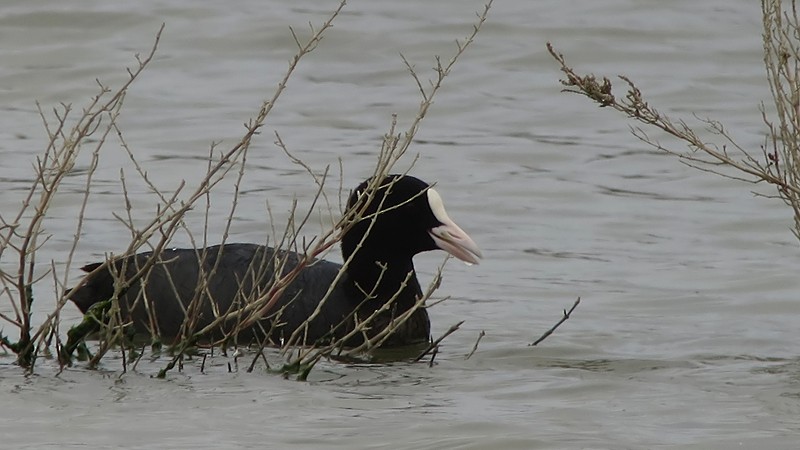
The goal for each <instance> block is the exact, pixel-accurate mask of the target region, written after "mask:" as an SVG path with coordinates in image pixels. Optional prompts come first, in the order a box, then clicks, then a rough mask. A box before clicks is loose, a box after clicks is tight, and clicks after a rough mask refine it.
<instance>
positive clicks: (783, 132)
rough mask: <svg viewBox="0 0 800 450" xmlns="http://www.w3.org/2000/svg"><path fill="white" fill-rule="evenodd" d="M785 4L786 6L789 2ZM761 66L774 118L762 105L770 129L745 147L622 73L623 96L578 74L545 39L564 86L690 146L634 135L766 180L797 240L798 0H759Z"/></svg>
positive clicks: (720, 171) (724, 172)
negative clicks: (656, 99)
mask: <svg viewBox="0 0 800 450" xmlns="http://www.w3.org/2000/svg"><path fill="white" fill-rule="evenodd" d="M787 4H788V5H787ZM761 8H762V17H763V35H762V37H763V42H764V66H765V68H766V72H767V82H768V83H769V87H770V90H771V92H772V99H773V105H774V108H775V109H774V110H775V114H776V122H773V120H771V119H770V118H769V115H768V114H767V110H766V108H765V107H763V106H762V109H761V112H762V120H763V122H764V124H765V125H766V127H767V130H768V132H769V134H768V136H767V138H766V141H765V143H764V144H763V145H762V146H761V148H760V149H757V150H750V149H745V148H743V147H742V146H740V145H739V144H737V142H736V141H735V140H734V139H733V137H732V136H731V135H730V134H729V132H728V131H727V129H726V128H725V127H724V126H723V125H722V124H721V123H719V122H717V121H715V120H712V119H699V120H700V122H701V123H703V125H704V126H705V128H706V130H707V131H710V132H711V133H713V134H715V135H717V136H719V138H720V142H719V143H716V144H715V143H708V142H704V141H703V140H702V139H701V138H700V137H699V136H698V135H697V132H696V131H695V130H694V129H693V128H692V127H691V126H689V125H688V124H687V122H685V121H684V120H677V121H676V120H673V119H671V118H670V117H669V116H667V115H665V114H662V113H660V112H658V110H656V109H655V108H654V107H652V106H651V105H650V104H649V103H648V102H647V101H645V99H644V95H643V94H642V92H641V91H640V90H639V88H637V87H636V85H635V84H634V82H633V81H632V80H630V79H629V78H627V77H625V76H623V75H620V76H619V78H620V79H621V80H622V81H623V82H624V83H625V85H626V92H625V95H624V96H622V97H620V96H616V95H615V94H614V93H613V92H612V83H611V81H610V80H609V79H608V78H606V77H603V78H602V80H598V79H597V78H596V77H595V76H594V75H592V74H588V75H580V74H578V73H577V72H576V71H575V70H574V69H573V68H572V67H570V66H569V65H568V64H567V62H566V60H565V59H564V56H563V55H562V54H560V53H558V52H557V51H556V50H555V49H554V48H553V46H552V45H551V44H550V43H548V44H547V50H548V51H549V52H550V54H551V55H552V56H553V58H554V59H555V60H556V61H557V62H558V63H559V65H560V66H561V71H562V72H563V73H564V74H565V75H566V78H565V79H563V80H561V83H562V84H563V85H564V86H566V89H565V91H567V92H573V93H578V94H581V95H584V96H586V97H588V98H589V99H590V100H592V101H594V102H596V103H598V104H599V105H600V106H603V107H607V108H610V109H613V110H616V111H619V112H621V113H623V114H625V115H626V116H628V117H630V118H632V119H634V120H636V121H637V122H639V123H641V124H643V125H644V126H646V127H650V128H656V129H660V130H662V131H664V132H666V133H667V134H669V135H671V136H673V137H675V138H677V139H679V140H681V141H683V142H684V143H685V144H687V145H688V147H689V151H688V152H686V151H675V150H672V149H670V148H668V147H665V146H662V145H661V144H660V143H659V142H658V141H656V140H654V139H653V138H651V137H650V136H648V134H647V133H646V132H645V131H644V129H642V128H639V127H636V128H633V134H634V135H635V136H636V137H637V138H639V139H641V140H642V141H643V142H645V143H647V144H648V145H651V146H653V147H654V148H656V149H658V150H660V151H663V152H665V153H668V154H671V155H674V156H677V157H678V158H679V159H680V161H681V162H683V163H684V164H687V165H689V166H691V167H694V168H696V169H699V170H702V171H705V172H711V173H714V174H717V175H721V176H724V177H727V178H731V179H735V180H739V181H746V182H749V183H754V184H755V183H768V184H769V185H771V186H773V187H774V188H775V190H776V191H777V192H776V194H775V195H763V194H757V195H762V196H767V197H777V198H780V199H781V200H782V201H783V202H784V203H785V204H786V205H787V206H789V207H790V208H791V209H792V212H793V216H794V222H795V226H794V229H793V232H794V234H795V236H796V237H797V238H798V239H800V139H798V137H799V136H800V77H798V73H800V19H799V18H798V14H797V4H796V0H791V1H787V2H784V1H782V0H762V1H761Z"/></svg>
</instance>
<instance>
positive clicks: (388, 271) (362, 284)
mask: <svg viewBox="0 0 800 450" xmlns="http://www.w3.org/2000/svg"><path fill="white" fill-rule="evenodd" d="M347 274H348V277H349V279H350V281H351V282H352V286H351V289H354V291H355V292H354V293H353V294H354V297H353V298H359V299H363V300H366V301H365V306H368V307H370V309H376V308H379V307H381V306H382V305H384V304H386V303H387V302H392V305H396V310H397V311H400V312H402V311H407V310H408V309H410V308H411V307H412V306H413V305H414V303H415V302H416V301H417V300H418V299H419V298H420V297H421V295H422V289H421V288H420V285H419V281H418V280H417V273H416V272H415V271H414V263H413V261H412V260H411V257H398V256H396V255H393V256H392V257H391V258H387V257H382V256H381V255H375V254H369V253H368V252H364V251H359V252H356V254H355V255H354V256H353V258H352V260H351V261H350V264H349V265H348V268H347Z"/></svg>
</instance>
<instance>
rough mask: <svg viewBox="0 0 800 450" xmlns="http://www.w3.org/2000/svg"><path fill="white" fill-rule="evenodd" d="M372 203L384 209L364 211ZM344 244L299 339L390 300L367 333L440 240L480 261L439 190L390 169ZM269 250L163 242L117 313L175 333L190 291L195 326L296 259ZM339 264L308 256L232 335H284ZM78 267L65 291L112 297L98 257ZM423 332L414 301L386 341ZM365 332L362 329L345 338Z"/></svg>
mask: <svg viewBox="0 0 800 450" xmlns="http://www.w3.org/2000/svg"><path fill="white" fill-rule="evenodd" d="M368 181H369V180H367V181H365V182H363V183H362V184H361V185H359V186H358V188H356V190H355V191H354V192H353V193H352V195H351V196H350V199H349V200H348V205H353V204H354V203H355V202H358V201H363V200H365V199H366V196H362V193H363V191H364V188H365V187H366V186H367V183H368ZM362 197H363V199H362ZM382 199H383V201H382V202H381V200H382ZM379 208H380V211H381V213H380V214H378V215H377V217H376V218H375V220H374V221H373V220H371V218H372V216H373V215H374V214H373V213H375V212H376V211H378V209H379ZM341 246H342V254H343V256H344V258H345V260H347V258H349V257H350V255H353V258H352V260H351V262H350V264H349V265H348V267H347V268H346V270H345V273H344V274H342V276H341V277H340V278H339V280H338V282H337V283H336V286H335V287H334V288H333V289H332V291H331V294H330V296H329V298H328V299H327V300H326V301H325V302H324V303H323V304H322V307H321V308H320V310H319V311H318V312H317V314H316V316H315V317H314V319H313V320H311V321H309V322H308V324H307V326H306V328H305V329H303V330H301V334H300V336H302V339H301V340H300V343H302V342H303V341H305V342H306V343H309V344H310V343H315V342H316V343H320V342H324V341H328V340H330V339H336V338H341V337H343V336H345V335H346V334H347V333H348V332H349V331H350V330H352V329H353V326H354V324H355V323H357V321H358V320H364V318H366V317H369V316H370V315H371V314H372V313H373V312H375V311H377V310H378V309H380V308H381V307H382V306H383V305H384V304H386V303H387V302H391V305H390V307H389V308H387V309H386V311H385V312H382V313H380V314H379V315H377V316H376V317H377V318H375V319H374V320H373V321H372V322H371V323H370V326H369V329H368V332H367V335H368V336H374V335H375V334H377V333H378V332H380V331H381V330H382V329H384V328H385V327H386V326H387V324H388V323H389V321H391V320H392V319H393V318H395V317H398V316H399V315H400V314H402V313H403V312H405V311H408V310H409V309H410V308H412V307H413V305H414V304H415V302H416V301H417V299H418V298H420V297H421V295H422V290H421V288H420V284H419V281H418V280H417V277H416V273H415V272H414V263H413V261H412V258H413V257H414V255H416V254H417V253H420V252H424V251H428V250H434V249H442V250H445V251H447V252H448V253H450V254H452V255H453V256H455V257H456V258H458V259H460V260H462V261H465V262H467V263H470V264H477V263H478V261H479V259H480V258H481V252H480V250H479V249H478V246H477V245H476V244H475V242H474V241H473V240H472V239H471V238H470V237H469V236H468V235H467V234H466V233H465V232H464V231H463V230H462V229H461V228H459V227H458V225H456V224H455V222H453V221H452V220H451V219H450V217H448V215H447V213H446V212H445V209H444V205H443V203H442V199H441V197H440V196H439V194H438V193H437V192H436V191H435V190H434V189H432V188H430V186H429V185H428V184H427V183H425V182H423V181H421V180H419V179H417V178H414V177H411V176H408V175H390V176H388V177H386V178H385V179H384V180H382V183H381V187H380V188H379V189H378V191H377V193H376V195H374V196H373V197H372V201H371V202H370V204H369V206H368V207H367V210H366V215H364V219H362V220H361V221H360V222H358V223H356V224H355V225H354V226H353V227H352V228H350V229H349V230H348V231H347V233H345V234H344V236H343V237H342V241H341ZM198 255H199V257H198ZM149 256H150V253H140V254H137V255H135V256H133V257H129V258H127V261H124V260H123V259H117V260H115V261H114V262H113V265H114V267H115V269H114V271H115V272H117V273H119V272H120V271H121V270H122V268H123V267H125V270H126V271H127V274H128V275H127V276H128V277H131V276H132V275H133V274H134V273H136V266H137V265H139V266H141V265H143V264H144V262H145V261H146V260H147V258H148V257H149ZM275 256H276V255H275V250H274V249H272V248H271V247H266V246H263V245H257V244H224V245H222V246H213V247H208V248H206V249H201V250H197V249H171V250H165V251H164V252H163V254H162V256H161V258H160V260H159V263H158V264H156V265H154V266H153V268H152V269H151V270H150V273H149V275H148V277H146V281H145V282H144V283H142V281H141V280H138V281H134V282H133V283H131V284H130V286H127V288H125V289H124V290H123V291H122V293H121V294H120V296H119V300H120V301H119V303H120V308H121V310H122V315H123V318H124V319H126V320H130V321H131V322H132V323H133V326H134V327H135V330H136V332H137V333H140V334H142V333H155V334H157V335H159V336H161V337H162V338H165V339H170V338H174V337H176V336H177V335H179V334H180V333H181V325H182V323H183V321H184V318H185V317H186V309H187V308H188V305H189V304H190V303H191V301H192V299H193V298H195V296H196V295H197V296H198V297H199V299H200V303H199V304H200V305H201V306H200V311H199V313H200V314H199V320H198V322H197V323H196V326H195V327H194V329H195V330H200V329H202V328H203V327H205V326H206V325H207V324H209V323H211V322H212V321H213V320H214V318H215V317H218V316H219V315H220V314H224V313H225V312H226V311H229V310H233V309H237V308H240V307H241V306H242V305H243V304H246V302H247V299H248V298H252V296H255V295H259V294H262V295H263V294H264V293H265V292H267V290H268V289H269V287H270V286H271V284H272V281H273V280H274V279H275V273H274V272H275V261H276V260H277V261H281V260H284V261H285V264H284V265H283V268H282V273H286V272H287V271H289V270H291V269H292V267H294V266H295V265H296V264H297V262H298V260H299V259H300V255H298V254H296V253H294V252H282V251H281V252H278V255H277V256H278V258H275ZM123 262H126V263H125V264H123ZM279 264H280V263H279ZM200 265H202V269H201V266H200ZM341 267H342V266H341V264H336V263H333V262H329V261H325V260H316V261H314V262H313V263H312V264H310V265H309V266H308V267H306V268H305V269H303V270H302V271H301V272H300V274H299V275H298V276H297V278H296V279H295V280H294V281H293V282H292V283H290V284H289V285H288V286H287V287H286V289H285V291H284V292H283V294H282V295H281V297H280V299H279V301H278V302H277V303H276V304H275V305H274V306H273V307H272V308H271V309H270V311H269V312H268V313H267V314H266V315H265V316H264V319H262V320H261V321H259V322H256V323H255V325H253V326H250V327H247V328H246V329H243V330H242V329H240V330H239V332H238V335H237V336H238V338H239V340H240V341H241V340H242V339H253V338H259V339H260V338H263V337H265V336H266V337H267V338H268V339H269V340H270V341H272V342H273V343H276V344H277V343H280V342H281V340H282V339H286V338H288V337H289V336H290V335H291V334H292V333H293V332H294V331H295V330H297V329H298V328H299V327H301V326H303V323H304V322H306V320H307V319H308V318H309V317H311V316H312V314H314V312H315V310H317V307H318V305H319V304H320V302H321V300H322V299H323V298H324V296H325V293H326V292H327V291H328V289H329V288H330V286H331V284H332V283H333V282H334V280H335V278H336V275H337V273H338V272H339V270H340V269H341ZM83 270H84V271H87V272H90V273H89V275H87V276H86V277H85V278H84V279H83V280H82V281H81V282H80V283H79V284H78V286H77V287H76V288H75V289H74V292H73V293H72V297H71V299H72V301H73V302H75V304H76V305H77V306H78V308H80V310H81V311H82V312H84V313H85V312H86V311H87V310H88V309H89V307H91V306H92V305H93V304H95V303H97V302H100V301H103V300H107V299H109V298H111V296H112V295H113V291H114V278H113V276H112V274H111V272H109V270H108V268H107V267H103V266H102V264H101V263H95V264H89V265H87V266H85V267H84V268H83ZM209 273H210V274H211V277H210V279H209V281H208V283H207V288H206V289H204V290H199V289H198V286H199V285H200V281H199V280H200V278H201V277H202V275H203V274H209ZM409 274H410V275H409ZM143 284H144V287H143V286H142V285H143ZM198 291H201V292H199V293H198ZM195 304H198V303H197V302H195ZM278 311H280V312H279V313H278V315H277V321H274V320H273V319H275V318H276V313H277V312H278ZM340 324H341V325H340ZM236 327H237V323H236V320H234V319H232V320H229V321H227V322H226V323H224V324H221V326H220V327H219V330H217V332H215V333H213V334H214V335H215V336H217V337H219V336H222V335H224V334H226V333H229V332H230V330H233V329H235V328H236ZM239 328H241V324H239ZM429 334H430V322H429V320H428V313H427V311H426V310H425V308H420V309H418V310H417V311H416V312H414V313H413V314H412V315H411V317H410V318H409V319H408V320H407V321H406V322H405V324H404V325H403V326H402V327H400V328H398V329H397V330H396V332H395V333H393V334H392V336H391V338H390V339H388V340H387V341H385V342H384V344H383V345H384V346H385V347H387V346H399V345H408V344H414V343H419V342H423V341H426V340H428V339H429ZM362 341H363V336H362V335H360V334H359V335H357V336H355V337H353V338H351V339H350V340H349V341H348V342H347V344H348V345H357V344H359V343H360V342H362Z"/></svg>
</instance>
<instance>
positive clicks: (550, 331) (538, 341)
mask: <svg viewBox="0 0 800 450" xmlns="http://www.w3.org/2000/svg"><path fill="white" fill-rule="evenodd" d="M580 303H581V298H580V297H578V299H577V300H575V303H573V304H572V308H570V309H569V311H567V310H566V309H565V310H564V315H563V316H561V320H559V321H558V322H557V323H556V324H555V325H553V326H552V327H550V329H549V330H547V331H545V332H544V334H542V335H541V336H539V339H537V340H535V341H533V342H532V343H531V344H529V345H530V346H531V347H535V346H537V345H539V343H541V342H542V341H544V340H545V339H547V338H548V337H550V335H551V334H553V332H554V331H556V329H557V328H558V327H560V326H561V324H563V323H564V322H566V321H567V319H569V317H570V316H571V315H572V311H575V308H577V307H578V305H579V304H580Z"/></svg>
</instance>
